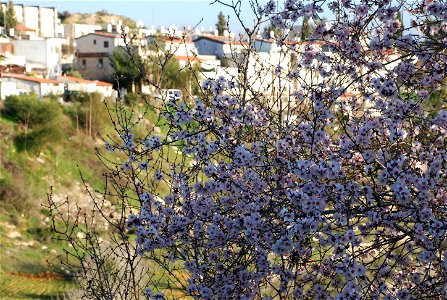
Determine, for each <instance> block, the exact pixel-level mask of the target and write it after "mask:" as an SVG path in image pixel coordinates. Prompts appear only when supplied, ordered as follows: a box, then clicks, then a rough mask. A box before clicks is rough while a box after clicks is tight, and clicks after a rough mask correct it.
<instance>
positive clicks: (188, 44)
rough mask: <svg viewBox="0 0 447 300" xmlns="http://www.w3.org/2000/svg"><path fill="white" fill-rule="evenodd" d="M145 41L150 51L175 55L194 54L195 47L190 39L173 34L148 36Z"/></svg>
mask: <svg viewBox="0 0 447 300" xmlns="http://www.w3.org/2000/svg"><path fill="white" fill-rule="evenodd" d="M146 43H147V45H149V48H150V49H151V50H152V51H159V52H162V53H166V54H168V53H169V54H173V55H176V56H191V57H193V56H196V55H197V54H198V53H197V48H196V46H195V45H194V43H193V42H192V41H190V40H186V39H183V38H178V37H174V36H163V37H157V36H148V37H146Z"/></svg>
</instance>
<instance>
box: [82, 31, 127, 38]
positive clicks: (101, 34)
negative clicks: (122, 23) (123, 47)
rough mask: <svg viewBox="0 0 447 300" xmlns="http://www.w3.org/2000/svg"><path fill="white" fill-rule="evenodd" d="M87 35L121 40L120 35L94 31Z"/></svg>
mask: <svg viewBox="0 0 447 300" xmlns="http://www.w3.org/2000/svg"><path fill="white" fill-rule="evenodd" d="M89 34H96V35H100V36H105V37H110V38H119V39H120V38H121V35H120V34H116V33H111V32H103V31H95V32H92V33H89Z"/></svg>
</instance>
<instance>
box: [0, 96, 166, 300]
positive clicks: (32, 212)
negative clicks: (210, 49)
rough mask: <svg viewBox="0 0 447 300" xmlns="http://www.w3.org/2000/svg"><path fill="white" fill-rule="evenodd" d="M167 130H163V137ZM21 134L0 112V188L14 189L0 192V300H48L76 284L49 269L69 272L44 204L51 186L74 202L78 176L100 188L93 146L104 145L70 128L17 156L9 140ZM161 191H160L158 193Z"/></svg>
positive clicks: (152, 116)
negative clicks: (52, 140)
mask: <svg viewBox="0 0 447 300" xmlns="http://www.w3.org/2000/svg"><path fill="white" fill-rule="evenodd" d="M0 106H1V103H0ZM0 109H1V107H0ZM156 118H157V117H156V114H155V113H154V112H153V111H149V112H148V114H147V115H146V120H145V121H144V122H142V123H141V124H140V125H139V126H138V127H139V128H136V131H137V132H138V131H140V132H141V134H145V131H146V130H147V129H148V127H149V128H151V127H152V126H153V125H151V124H154V123H156V122H155V119H156ZM107 131H108V132H111V131H112V128H111V127H109V128H107ZM165 131H166V129H165V128H163V127H162V128H161V134H162V135H163V134H165V133H166V132H165ZM20 132H23V128H22V127H21V126H20V124H18V123H17V122H15V121H14V120H11V119H10V118H8V117H7V116H5V115H2V114H1V113H0V184H1V183H2V182H3V183H5V182H6V183H8V184H9V185H13V187H14V189H15V191H16V192H14V194H13V195H6V196H5V195H3V197H2V195H1V194H0V241H1V243H0V299H50V298H51V297H55V296H57V295H60V294H61V293H67V292H70V291H72V290H73V289H75V288H76V286H75V284H74V283H73V282H71V281H69V280H67V278H68V277H69V276H66V277H65V278H64V277H63V276H60V275H58V274H57V273H55V272H53V270H52V269H51V267H50V265H51V266H52V267H54V268H55V269H56V271H58V272H60V273H62V274H64V273H66V272H68V271H67V270H64V269H63V267H62V265H61V264H60V258H61V257H62V256H61V255H62V254H63V247H64V245H63V244H61V243H59V242H55V241H52V240H51V238H50V231H49V219H48V218H47V217H46V216H45V210H44V209H43V207H42V204H43V205H45V204H46V201H47V200H46V197H47V194H48V193H49V192H50V190H51V188H50V187H53V191H54V192H55V193H57V194H58V195H59V196H61V197H65V196H68V197H70V199H72V200H73V199H75V201H78V200H76V196H77V195H76V194H77V193H80V186H81V185H80V182H81V180H80V175H79V172H82V174H83V177H84V178H85V179H86V180H87V181H88V183H89V184H90V185H91V186H92V187H93V188H94V189H100V190H101V189H102V186H103V184H104V181H103V178H102V177H101V174H102V171H103V167H102V165H101V163H100V162H99V160H98V158H97V157H96V156H95V146H102V145H99V144H98V142H97V141H96V142H95V141H93V140H92V139H91V138H88V137H86V136H85V135H84V134H83V133H82V132H81V133H76V130H70V132H66V137H65V139H64V140H63V141H61V142H60V143H57V144H49V145H48V146H45V147H44V148H43V149H42V150H41V151H40V153H27V152H19V151H17V149H16V147H15V145H14V142H13V140H14V136H16V135H17V134H18V133H20ZM95 143H96V145H95ZM164 189H165V187H161V191H160V192H161V193H162V194H164V193H166V191H162V190H164ZM67 275H69V274H67Z"/></svg>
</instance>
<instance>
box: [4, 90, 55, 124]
mask: <svg viewBox="0 0 447 300" xmlns="http://www.w3.org/2000/svg"><path fill="white" fill-rule="evenodd" d="M5 113H6V114H7V115H9V116H11V117H13V118H15V119H16V120H17V121H19V122H21V123H23V124H24V125H26V126H29V127H33V126H36V125H42V124H48V123H51V122H53V121H54V120H56V119H57V118H59V117H60V116H61V115H62V110H61V107H60V105H59V103H57V102H56V101H51V100H50V99H45V98H44V99H39V97H37V95H36V94H22V95H19V96H8V97H6V99H5Z"/></svg>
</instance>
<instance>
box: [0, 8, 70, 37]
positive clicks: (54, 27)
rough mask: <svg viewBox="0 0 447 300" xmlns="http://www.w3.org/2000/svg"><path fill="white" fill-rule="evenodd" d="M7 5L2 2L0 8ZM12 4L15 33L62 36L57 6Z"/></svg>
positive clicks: (62, 29)
mask: <svg viewBox="0 0 447 300" xmlns="http://www.w3.org/2000/svg"><path fill="white" fill-rule="evenodd" d="M7 5H8V3H5V2H2V3H1V4H0V6H1V9H2V10H3V11H5V10H6V6H7ZM13 5H14V11H15V15H16V19H17V22H18V26H17V30H18V32H17V33H16V34H17V35H18V36H22V37H26V36H27V35H30V34H31V35H35V36H36V37H41V38H47V37H63V36H64V27H63V26H62V24H61V21H60V19H59V17H58V12H57V8H55V7H41V6H32V5H25V4H13ZM7 29H9V28H7ZM23 31H27V33H25V34H23Z"/></svg>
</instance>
